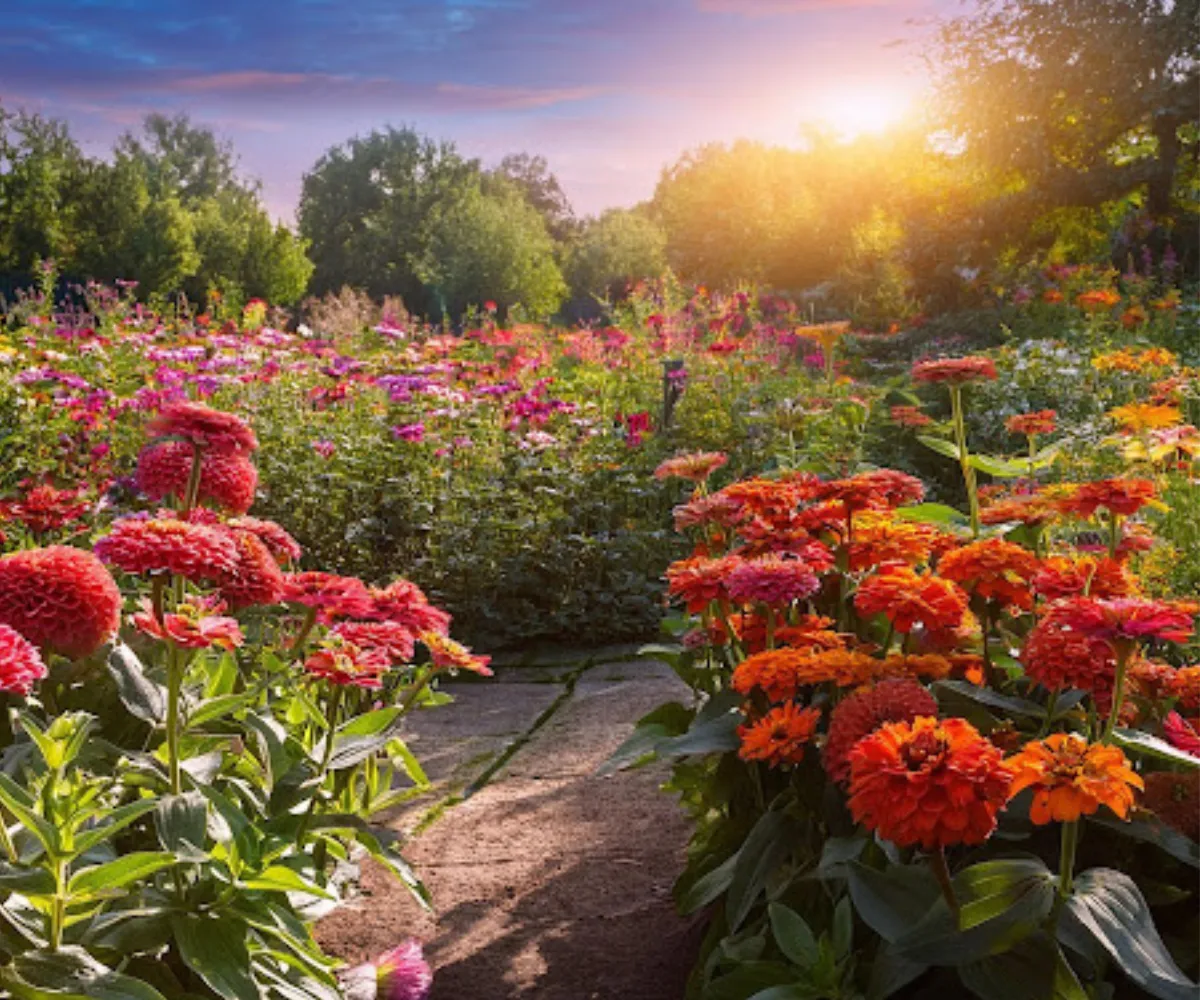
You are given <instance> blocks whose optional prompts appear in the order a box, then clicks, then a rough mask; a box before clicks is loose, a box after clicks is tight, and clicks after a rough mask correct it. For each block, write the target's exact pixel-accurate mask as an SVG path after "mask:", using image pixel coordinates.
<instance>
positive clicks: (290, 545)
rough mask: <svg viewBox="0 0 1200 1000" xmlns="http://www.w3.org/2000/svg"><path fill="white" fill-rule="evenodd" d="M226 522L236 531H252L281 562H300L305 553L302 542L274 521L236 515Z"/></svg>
mask: <svg viewBox="0 0 1200 1000" xmlns="http://www.w3.org/2000/svg"><path fill="white" fill-rule="evenodd" d="M225 523H226V525H227V526H228V527H230V528H232V529H234V530H236V531H248V532H250V534H252V535H254V537H255V538H257V539H258V540H259V541H260V542H262V543H263V545H265V546H266V547H267V551H268V552H270V553H271V555H272V556H274V557H275V559H276V561H277V562H279V563H295V562H299V561H300V557H301V556H302V555H303V554H304V550H303V549H301V548H300V543H299V542H297V541H296V539H294V538H293V537H292V536H291V535H290V534H288V532H287V531H286V530H285V529H284V528H282V527H280V526H279V525H278V524H276V523H275V522H274V521H264V520H262V519H261V518H257V517H235V518H231V519H230V520H229V521H226V522H225Z"/></svg>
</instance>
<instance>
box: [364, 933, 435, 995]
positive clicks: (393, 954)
mask: <svg viewBox="0 0 1200 1000" xmlns="http://www.w3.org/2000/svg"><path fill="white" fill-rule="evenodd" d="M375 982H376V987H377V989H378V992H377V993H376V997H377V1000H427V998H428V996H429V991H430V989H431V988H432V986H433V973H432V972H431V971H430V968H429V964H428V963H427V962H426V961H425V957H424V955H423V954H422V952H421V945H420V943H419V942H418V941H415V940H413V939H411V938H410V939H409V940H408V941H405V942H404V943H403V944H401V945H397V946H396V947H395V948H393V949H391V951H388V952H385V953H384V954H382V955H380V956H379V958H378V959H376V960H375Z"/></svg>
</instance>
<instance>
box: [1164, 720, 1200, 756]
mask: <svg viewBox="0 0 1200 1000" xmlns="http://www.w3.org/2000/svg"><path fill="white" fill-rule="evenodd" d="M1163 736H1164V737H1165V738H1166V741H1167V742H1168V743H1170V744H1171V746H1173V747H1174V748H1175V749H1176V750H1182V751H1183V752H1184V753H1186V754H1191V756H1193V757H1196V758H1198V759H1200V733H1197V732H1196V730H1195V729H1194V728H1193V727H1192V724H1191V723H1190V722H1188V721H1187V719H1185V718H1184V717H1183V716H1182V715H1180V714H1179V713H1178V712H1169V713H1167V717H1166V718H1165V719H1163Z"/></svg>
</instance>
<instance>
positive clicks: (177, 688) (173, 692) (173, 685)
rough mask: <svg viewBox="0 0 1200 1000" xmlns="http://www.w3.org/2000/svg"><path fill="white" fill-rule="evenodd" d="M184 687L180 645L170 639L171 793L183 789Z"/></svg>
mask: <svg viewBox="0 0 1200 1000" xmlns="http://www.w3.org/2000/svg"><path fill="white" fill-rule="evenodd" d="M182 689H183V663H182V662H181V657H180V655H179V647H178V646H176V645H175V643H173V642H171V641H170V640H168V644H167V722H166V725H167V770H168V772H169V773H170V776H171V794H172V795H178V794H180V793H181V792H182V791H183V772H182V770H181V768H180V766H179V738H180V736H181V735H182V733H181V732H180V730H181V729H182V726H181V724H180V712H179V703H180V700H181V699H180V694H181V693H182Z"/></svg>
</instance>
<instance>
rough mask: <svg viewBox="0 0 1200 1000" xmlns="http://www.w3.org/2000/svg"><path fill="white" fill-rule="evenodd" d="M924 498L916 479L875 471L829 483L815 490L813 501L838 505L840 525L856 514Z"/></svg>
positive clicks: (899, 474)
mask: <svg viewBox="0 0 1200 1000" xmlns="http://www.w3.org/2000/svg"><path fill="white" fill-rule="evenodd" d="M924 495H925V487H924V486H923V485H922V484H921V481H920V480H919V479H916V478H915V477H913V476H910V475H908V474H906V473H903V472H896V471H895V470H893V469H876V470H874V471H872V472H860V473H858V474H857V475H854V476H850V477H848V478H846V479H832V480H830V481H829V482H827V483H821V484H820V486H818V487H817V489H816V499H818V500H822V501H825V502H827V503H836V504H837V505H838V507H839V508H840V509H841V511H842V520H843V521H844V520H846V519H847V518H849V517H850V516H852V515H853V514H856V513H857V512H859V511H863V510H884V509H887V508H890V507H899V506H900V505H901V504H905V503H915V502H917V501H918V500H920V499H921V498H922V497H923V496H924Z"/></svg>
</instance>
